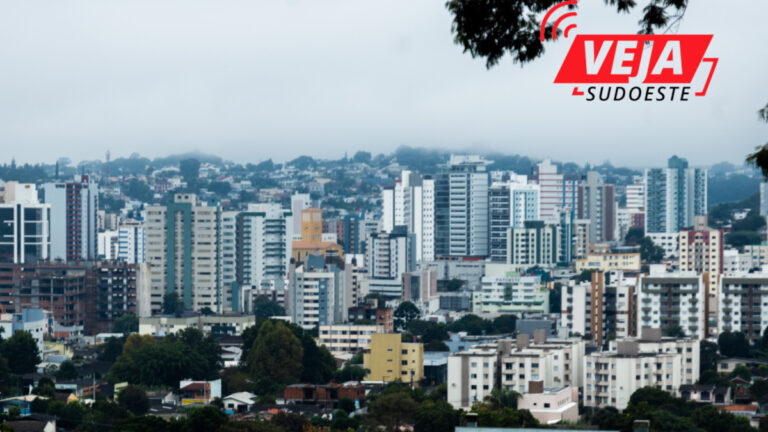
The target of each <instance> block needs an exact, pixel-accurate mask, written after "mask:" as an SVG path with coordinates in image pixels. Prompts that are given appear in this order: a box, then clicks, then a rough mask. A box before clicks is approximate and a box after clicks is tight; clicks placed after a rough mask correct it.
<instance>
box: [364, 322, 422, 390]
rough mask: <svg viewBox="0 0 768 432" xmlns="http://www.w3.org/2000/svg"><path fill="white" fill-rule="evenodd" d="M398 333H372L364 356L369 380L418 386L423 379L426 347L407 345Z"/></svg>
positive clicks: (413, 344)
mask: <svg viewBox="0 0 768 432" xmlns="http://www.w3.org/2000/svg"><path fill="white" fill-rule="evenodd" d="M401 338H402V336H401V335H400V334H399V333H391V334H373V335H371V343H370V345H368V348H366V350H365V351H364V354H363V368H365V369H368V370H369V371H370V372H369V373H368V375H367V376H366V378H365V379H366V381H380V382H392V381H397V380H400V381H402V382H405V383H413V384H418V383H419V381H421V380H422V379H423V378H424V345H422V344H420V343H404V342H402V340H401Z"/></svg>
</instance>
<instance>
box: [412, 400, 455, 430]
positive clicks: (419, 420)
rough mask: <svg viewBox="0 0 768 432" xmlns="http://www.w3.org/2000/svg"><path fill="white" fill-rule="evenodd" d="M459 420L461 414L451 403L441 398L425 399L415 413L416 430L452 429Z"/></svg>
mask: <svg viewBox="0 0 768 432" xmlns="http://www.w3.org/2000/svg"><path fill="white" fill-rule="evenodd" d="M458 422H459V416H458V413H457V412H456V411H454V409H453V407H452V406H451V404H449V403H448V402H446V401H443V400H440V401H437V402H433V401H431V400H427V401H424V402H423V403H422V404H421V405H420V406H419V407H418V408H417V409H416V414H415V415H414V431H415V432H442V431H452V430H454V428H455V427H456V425H457V424H458Z"/></svg>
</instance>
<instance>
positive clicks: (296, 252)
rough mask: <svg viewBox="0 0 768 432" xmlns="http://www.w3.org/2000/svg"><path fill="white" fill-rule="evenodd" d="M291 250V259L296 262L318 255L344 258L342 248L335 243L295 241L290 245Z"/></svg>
mask: <svg viewBox="0 0 768 432" xmlns="http://www.w3.org/2000/svg"><path fill="white" fill-rule="evenodd" d="M291 247H292V248H293V259H294V260H296V261H297V262H304V260H306V259H307V256H309V255H311V254H314V253H320V254H322V255H323V258H325V257H339V258H344V248H343V247H342V246H341V245H340V244H338V243H335V242H324V241H308V240H297V241H294V242H293V243H292V245H291Z"/></svg>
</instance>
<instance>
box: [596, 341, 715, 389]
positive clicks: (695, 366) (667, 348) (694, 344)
mask: <svg viewBox="0 0 768 432" xmlns="http://www.w3.org/2000/svg"><path fill="white" fill-rule="evenodd" d="M640 333H641V334H640V336H639V337H631V338H625V339H621V341H625V342H636V343H637V347H638V351H639V352H641V353H673V354H674V353H677V354H679V355H680V356H681V360H680V366H681V372H682V374H681V377H680V382H681V383H682V384H695V383H697V382H698V381H699V374H700V350H699V346H700V341H699V340H698V339H696V338H674V337H666V336H662V333H661V329H658V328H650V327H644V328H643V329H642V330H641V331H640ZM618 344H619V341H611V343H610V345H609V347H608V350H609V351H611V352H618Z"/></svg>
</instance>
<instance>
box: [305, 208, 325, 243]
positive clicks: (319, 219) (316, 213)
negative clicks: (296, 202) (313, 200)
mask: <svg viewBox="0 0 768 432" xmlns="http://www.w3.org/2000/svg"><path fill="white" fill-rule="evenodd" d="M301 240H302V241H313V242H320V241H323V211H322V210H320V209H319V208H314V207H310V208H306V209H304V210H302V211H301Z"/></svg>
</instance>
